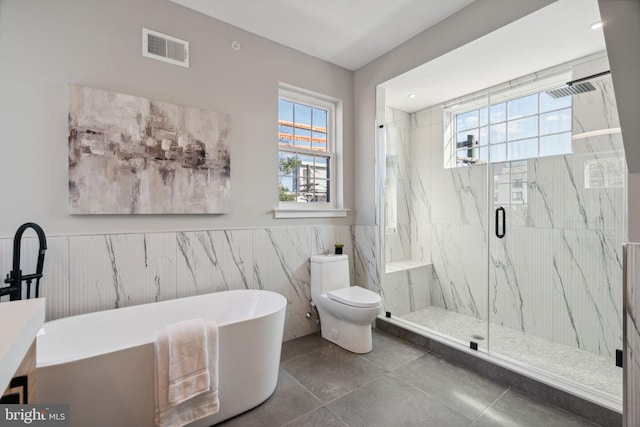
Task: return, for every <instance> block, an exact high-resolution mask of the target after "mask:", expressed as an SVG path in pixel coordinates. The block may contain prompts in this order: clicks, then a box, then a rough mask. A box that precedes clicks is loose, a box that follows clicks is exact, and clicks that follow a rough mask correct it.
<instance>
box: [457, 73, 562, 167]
mask: <svg viewBox="0 0 640 427" xmlns="http://www.w3.org/2000/svg"><path fill="white" fill-rule="evenodd" d="M536 85H537V84H536V83H534V84H533V85H532V86H533V87H535V86H536ZM543 86H544V84H543ZM472 104H477V102H475V103H472ZM571 105H572V97H571V96H565V97H558V98H555V97H553V96H552V95H550V94H548V93H547V92H546V91H545V90H542V91H536V92H534V93H531V94H527V95H524V96H522V95H521V96H516V97H513V98H511V99H507V100H500V101H499V102H492V103H491V105H488V106H487V105H483V106H481V107H479V108H478V107H476V108H474V107H473V106H467V105H465V104H462V105H460V104H458V105H456V108H455V110H454V109H451V110H449V114H450V116H451V117H452V123H451V126H453V128H454V129H455V130H454V135H455V145H454V144H451V145H450V146H451V147H455V166H457V167H460V166H469V165H476V164H486V163H487V162H488V161H489V156H490V155H491V160H492V161H493V162H503V161H508V160H522V159H530V158H535V157H544V156H553V155H559V154H569V153H571V150H572V144H571V124H572V121H571Z"/></svg>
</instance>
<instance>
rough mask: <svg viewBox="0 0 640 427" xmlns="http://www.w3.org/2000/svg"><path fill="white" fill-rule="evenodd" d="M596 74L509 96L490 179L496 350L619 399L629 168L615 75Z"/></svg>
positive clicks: (547, 373)
mask: <svg viewBox="0 0 640 427" xmlns="http://www.w3.org/2000/svg"><path fill="white" fill-rule="evenodd" d="M590 83H591V84H592V85H593V89H590V90H589V91H587V92H585V93H581V94H579V95H574V96H568V97H558V98H554V97H553V96H551V95H549V94H548V93H547V92H545V91H543V92H541V93H535V94H529V95H527V96H521V97H518V98H516V99H515V100H513V98H512V100H511V101H506V102H505V116H504V129H505V135H500V138H501V139H502V140H504V142H500V144H503V145H504V151H500V153H501V155H503V156H504V157H503V159H502V161H500V160H499V158H498V157H494V158H492V163H491V166H490V174H491V175H490V178H489V181H490V183H491V188H490V190H489V191H490V193H491V195H490V198H491V203H490V207H489V208H490V209H489V212H490V213H489V215H490V216H491V217H492V218H493V221H491V224H490V227H491V233H490V234H491V238H490V240H489V284H488V285H489V286H488V288H489V296H488V298H489V307H488V312H489V318H490V320H489V333H490V336H491V346H490V349H489V350H490V352H491V353H492V354H495V355H496V356H498V357H504V358H506V359H508V360H510V361H514V362H516V363H518V364H525V365H526V366H528V367H530V368H531V369H532V370H533V371H536V372H539V373H541V374H542V375H544V376H548V377H551V378H560V379H562V380H564V381H566V382H568V383H569V384H572V385H575V386H576V387H577V388H579V389H585V390H589V391H593V392H596V393H597V394H601V395H603V396H605V397H607V398H611V399H612V400H613V401H615V400H616V399H620V398H621V396H622V369H620V368H618V367H616V365H615V360H616V350H617V349H621V348H622V317H621V313H622V263H621V260H622V243H623V241H624V236H625V224H626V221H625V212H626V208H625V194H626V189H625V185H626V170H625V162H624V150H623V145H622V138H621V135H620V129H619V124H618V120H617V114H616V111H617V110H616V105H615V99H614V98H613V88H612V84H611V79H610V77H608V76H606V77H600V78H596V79H593V80H591V81H590ZM495 95H496V96H495V97H494V96H493V94H492V101H491V103H492V105H493V104H495V103H496V102H499V100H500V98H501V97H502V96H503V95H505V94H495ZM494 98H495V99H494ZM492 142H494V143H496V144H497V143H498V141H495V140H494V141H492Z"/></svg>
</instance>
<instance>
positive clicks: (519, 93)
mask: <svg viewBox="0 0 640 427" xmlns="http://www.w3.org/2000/svg"><path fill="white" fill-rule="evenodd" d="M569 79H570V76H569V75H567V74H566V73H565V74H559V75H556V76H551V77H548V78H543V79H540V81H535V82H531V83H528V84H524V85H522V86H518V87H515V88H513V89H511V90H509V91H508V92H506V93H503V94H502V95H500V96H499V97H496V98H497V99H496V98H494V100H493V102H492V103H491V105H497V104H500V103H502V102H509V101H511V100H514V99H518V98H521V97H525V96H528V95H533V94H540V93H542V92H545V91H546V90H549V89H553V88H556V87H558V86H561V85H562V84H564V83H562V82H565V81H567V80H569ZM483 93H484V92H483ZM487 93H488V92H487ZM469 96H470V97H471V98H472V99H471V100H469V101H466V102H464V101H463V102H453V101H450V102H451V103H453V104H454V106H453V107H449V108H446V107H445V111H444V116H445V119H444V123H445V129H444V140H445V147H444V167H445V169H451V168H459V167H473V166H478V165H486V164H487V162H486V161H478V163H475V164H467V165H458V164H457V151H458V149H457V138H456V135H457V129H456V116H457V115H459V114H465V113H468V112H470V111H475V110H480V109H482V108H484V107H490V106H491V105H488V104H487V103H486V102H484V100H482V98H483V97H480V98H475V97H473V96H472V95H469ZM568 108H571V110H572V111H573V103H572V104H571V107H568ZM562 109H564V108H560V109H558V110H557V111H559V110H562ZM553 111H556V110H553ZM549 112H550V111H545V112H542V113H541V112H540V106H539V105H538V111H537V112H536V114H532V115H530V116H527V117H534V116H535V117H537V118H538V134H537V136H536V138H538V155H537V156H534V157H530V158H526V159H514V160H508V159H506V160H499V161H493V160H492V161H491V163H505V162H518V161H522V160H529V159H534V158H544V157H553V156H558V155H567V154H570V153H571V152H573V143H572V148H571V152H568V153H563V154H553V155H546V156H540V155H539V148H540V141H539V138H540V137H541V135H540V128H539V120H540V115H542V114H546V113H549ZM520 118H523V117H519V118H518V119H520ZM516 120H517V119H516ZM508 121H509V120H505V123H508ZM490 126H491V123H487V127H489V128H490ZM473 129H475V128H473ZM543 136H548V135H543ZM512 142H517V140H509V139H507V140H506V141H505V142H504V143H505V144H509V143H512ZM489 146H490V143H489V144H487V147H489ZM478 149H480V146H478Z"/></svg>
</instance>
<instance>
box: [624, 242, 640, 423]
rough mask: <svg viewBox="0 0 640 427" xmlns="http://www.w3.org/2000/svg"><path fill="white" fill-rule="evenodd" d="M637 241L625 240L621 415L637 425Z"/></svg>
mask: <svg viewBox="0 0 640 427" xmlns="http://www.w3.org/2000/svg"><path fill="white" fill-rule="evenodd" d="M639 274H640V244H639V243H627V244H626V249H625V276H626V277H625V302H626V307H625V313H624V316H625V324H626V327H625V330H626V337H625V339H626V343H627V349H626V351H625V353H624V357H625V359H624V366H625V367H626V368H625V372H624V375H625V378H624V381H625V384H626V392H625V394H624V417H625V422H626V425H628V426H631V425H639V424H640V324H638V322H639V320H638V315H637V313H640V276H639Z"/></svg>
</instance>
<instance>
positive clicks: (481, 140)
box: [478, 126, 489, 145]
mask: <svg viewBox="0 0 640 427" xmlns="http://www.w3.org/2000/svg"><path fill="white" fill-rule="evenodd" d="M487 132H488V129H487V127H486V126H484V127H481V128H480V136H479V137H478V145H487V143H488V141H489V136H488V135H487Z"/></svg>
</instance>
